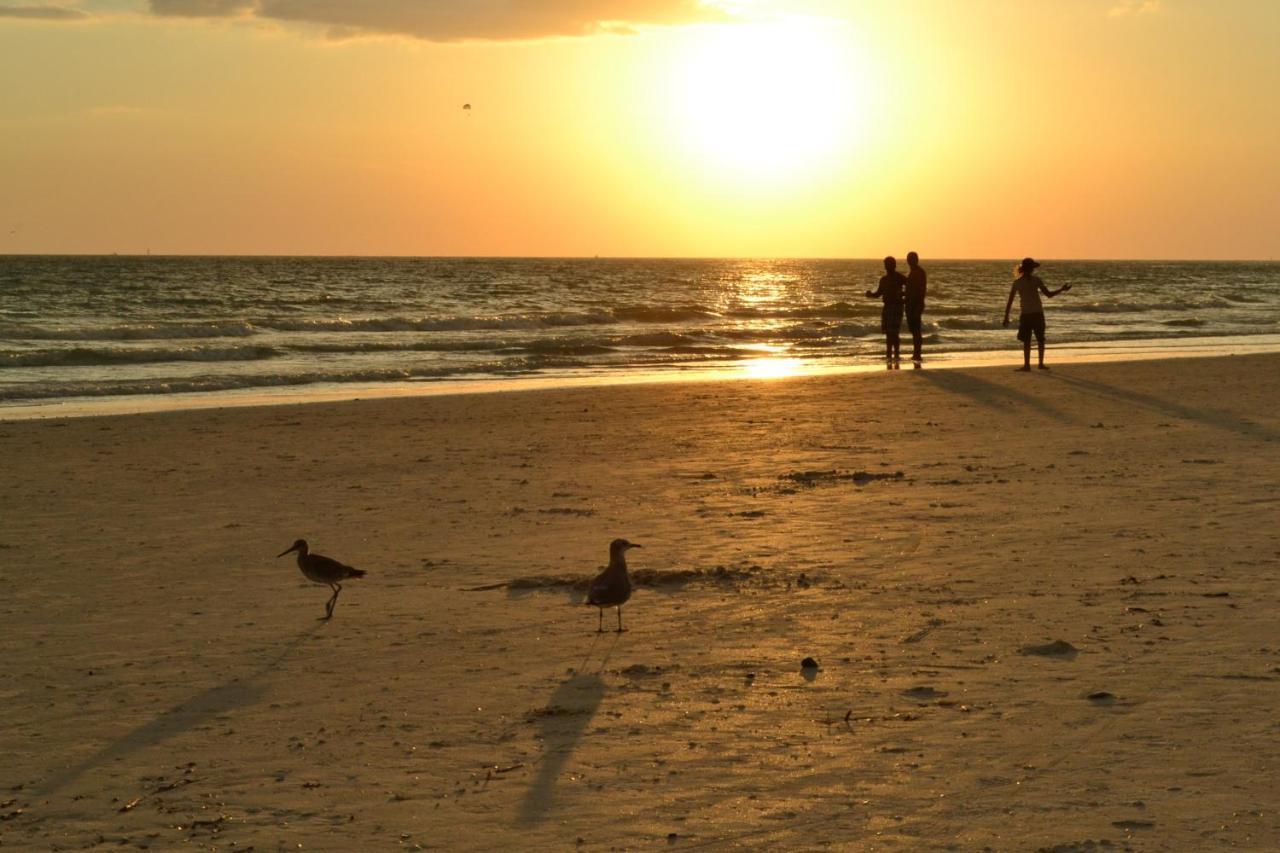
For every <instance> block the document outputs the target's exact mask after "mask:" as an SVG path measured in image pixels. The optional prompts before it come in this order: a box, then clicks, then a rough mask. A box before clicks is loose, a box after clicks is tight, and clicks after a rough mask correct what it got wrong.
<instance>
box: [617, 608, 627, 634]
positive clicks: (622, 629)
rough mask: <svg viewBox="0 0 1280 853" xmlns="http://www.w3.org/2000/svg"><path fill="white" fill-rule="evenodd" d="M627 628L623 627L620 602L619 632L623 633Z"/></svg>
mask: <svg viewBox="0 0 1280 853" xmlns="http://www.w3.org/2000/svg"><path fill="white" fill-rule="evenodd" d="M625 630H627V629H626V628H623V627H622V605H621V604H619V605H618V630H617V633H619V634H621V633H622V632H623V631H625Z"/></svg>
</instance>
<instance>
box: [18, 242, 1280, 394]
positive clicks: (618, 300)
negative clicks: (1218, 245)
mask: <svg viewBox="0 0 1280 853" xmlns="http://www.w3.org/2000/svg"><path fill="white" fill-rule="evenodd" d="M1014 263H1015V262H1014V261H1013V260H1005V261H928V260H926V261H925V262H924V266H925V268H926V269H927V270H928V272H929V282H930V290H929V300H928V307H927V311H926V314H925V321H926V327H925V333H926V339H925V347H926V359H928V358H929V356H931V355H937V354H944V353H958V352H966V351H974V350H994V349H1002V350H1009V351H1010V352H1011V357H1012V358H1015V359H1016V358H1017V357H1018V356H1017V355H1016V354H1014V351H1016V350H1017V348H1018V346H1019V345H1018V343H1017V341H1016V340H1015V339H1014V330H1013V329H1005V328H1002V326H1001V316H1002V314H1003V311H1004V304H1005V299H1006V297H1007V295H1008V292H1009V285H1010V282H1011V281H1012V277H1013V266H1014ZM903 268H904V269H905V263H904V264H903ZM881 272H882V269H881V264H880V262H879V261H878V260H853V261H836V260H624V259H571V260H570V259H566V260H555V259H479V258H477V259H466V258H459V259H439V258H256V257H245V258H237V257H208V258H204V257H116V256H111V257H86V256H75V257H52V256H7V257H0V414H2V412H3V409H4V408H5V407H14V406H23V405H31V404H33V403H37V402H45V403H49V402H54V401H70V400H83V399H86V398H89V399H103V398H113V397H122V396H128V395H172V394H179V393H189V392H206V393H213V392H223V393H225V394H227V395H229V396H233V395H234V394H235V393H236V392H244V391H247V390H264V389H279V388H302V387H305V386H316V387H326V388H333V387H334V386H339V387H340V386H344V385H354V384H359V385H362V386H363V385H368V384H376V383H392V382H394V383H404V382H415V383H450V382H454V383H456V382H457V381H458V380H480V381H483V380H495V379H505V380H512V379H521V378H529V379H532V378H536V379H538V380H541V381H542V382H544V383H545V382H546V381H548V380H550V381H555V380H557V379H573V378H575V377H584V376H594V377H604V378H606V379H607V378H608V377H622V376H635V375H637V374H643V375H647V376H652V375H656V374H671V373H676V372H682V371H690V370H707V369H723V370H729V369H733V368H739V367H741V366H742V365H744V364H749V363H753V362H756V361H758V360H761V359H774V360H777V359H785V360H789V361H793V362H800V363H804V364H820V365H857V364H860V363H865V364H871V363H874V362H877V361H879V360H881V358H882V356H883V338H882V337H881V335H880V329H879V303H878V301H873V300H871V299H867V298H866V297H865V296H864V295H863V294H864V292H865V291H866V290H868V289H874V288H875V286H876V281H877V279H878V278H879V276H880V274H881ZM1039 272H1040V274H1041V277H1042V278H1043V279H1044V280H1045V282H1046V284H1047V285H1048V286H1049V287H1051V288H1056V287H1058V286H1060V285H1062V284H1067V283H1070V284H1071V285H1072V286H1073V289H1072V290H1071V291H1070V292H1068V293H1066V294H1063V295H1062V296H1059V297H1058V298H1056V299H1053V300H1051V301H1048V302H1047V314H1048V326H1049V342H1050V346H1053V345H1055V344H1065V343H1089V342H1107V341H1136V340H1149V341H1177V340H1182V339H1188V338H1197V339H1199V338H1223V337H1246V336H1255V335H1274V334H1277V333H1280V264H1277V263H1262V262H1238V263H1225V262H1221V263H1220V262H1197V263H1186V262H1132V261H1087V262H1086V261H1062V262H1045V265H1044V267H1043V268H1042V269H1041V270H1040V271H1039ZM1013 310H1014V315H1015V323H1014V325H1015V326H1016V314H1017V305H1016V303H1015V306H1014V309H1013ZM904 334H905V329H904ZM909 348H910V341H909V337H908V338H907V340H906V345H905V346H904V349H905V350H908V351H909ZM926 363H927V362H926Z"/></svg>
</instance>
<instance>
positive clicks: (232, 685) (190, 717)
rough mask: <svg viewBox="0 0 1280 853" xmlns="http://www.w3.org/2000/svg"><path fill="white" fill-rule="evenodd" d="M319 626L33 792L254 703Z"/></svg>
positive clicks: (61, 783)
mask: <svg viewBox="0 0 1280 853" xmlns="http://www.w3.org/2000/svg"><path fill="white" fill-rule="evenodd" d="M321 624H322V623H317V624H315V625H312V626H311V627H309V628H307V630H305V631H303V632H302V633H300V634H299V635H298V636H296V637H294V638H293V639H292V640H290V641H289V642H288V643H286V644H285V645H284V647H283V648H281V649H280V651H279V652H278V653H277V654H276V655H275V656H274V657H272V658H271V659H270V660H268V661H267V662H266V663H265V664H263V665H262V666H261V667H260V668H259V669H258V671H257V672H254V673H253V674H252V675H249V676H248V677H246V678H233V679H231V680H230V681H228V682H227V683H225V684H221V685H219V686H217V687H211V688H209V689H208V690H205V691H204V692H202V693H197V694H196V695H195V696H192V697H191V698H190V699H187V700H185V701H183V702H180V703H178V704H177V705H174V706H173V707H172V708H170V709H169V710H167V711H165V712H164V713H163V714H161V715H160V716H158V717H155V718H154V719H152V720H150V721H149V722H146V723H143V724H142V725H140V726H138V727H137V728H135V729H133V730H132V731H130V732H128V733H127V734H125V735H124V736H122V737H120V738H119V739H118V740H116V741H115V742H114V743H111V744H108V745H107V746H105V747H103V748H102V749H100V750H98V751H97V752H95V753H94V754H93V755H91V756H89V757H88V758H86V759H85V760H83V761H81V762H80V763H79V764H75V765H72V766H71V767H68V768H67V769H66V770H63V771H62V772H61V773H58V774H57V775H55V776H52V777H51V778H49V779H48V780H46V781H45V782H44V783H43V784H42V785H40V786H39V787H38V788H37V789H36V790H37V791H39V793H40V794H41V795H42V796H47V795H49V794H53V793H55V792H57V791H58V790H60V789H61V788H64V787H66V786H67V785H69V784H71V783H72V782H74V781H75V780H76V779H78V778H79V777H80V776H81V775H82V774H83V773H85V772H87V771H89V770H92V769H93V768H94V767H98V766H100V765H104V764H107V763H109V762H112V761H117V760H119V759H121V758H124V757H125V756H126V755H130V754H132V753H134V752H138V751H139V750H143V749H146V748H148V747H151V746H156V745H158V744H161V743H163V742H165V741H166V740H169V739H170V738H172V737H174V736H175V735H178V734H181V733H182V732H184V731H187V730H189V729H193V728H195V727H196V726H198V725H200V724H201V723H204V722H206V721H208V720H211V719H213V718H215V717H217V716H219V715H220V714H225V713H227V712H229V711H233V710H235V709H236V708H243V707H245V706H247V705H252V704H254V703H255V702H257V701H258V700H259V699H261V698H262V696H263V694H264V693H266V691H267V684H266V682H265V681H264V680H263V676H265V675H267V674H269V673H270V672H271V671H272V670H274V669H275V668H276V667H278V666H279V665H280V664H281V663H282V662H283V661H284V659H285V658H286V657H288V656H289V654H290V653H291V652H293V650H294V649H295V648H297V647H298V645H299V644H300V643H302V642H303V641H304V640H306V639H307V638H309V637H311V636H312V635H314V634H315V633H316V632H317V631H318V630H320V627H321Z"/></svg>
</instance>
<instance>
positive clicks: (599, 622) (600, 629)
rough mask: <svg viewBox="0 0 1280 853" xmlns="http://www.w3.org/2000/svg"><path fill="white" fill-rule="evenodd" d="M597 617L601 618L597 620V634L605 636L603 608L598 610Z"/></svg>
mask: <svg viewBox="0 0 1280 853" xmlns="http://www.w3.org/2000/svg"><path fill="white" fill-rule="evenodd" d="M596 616H598V617H600V618H598V619H597V620H596V633H597V634H603V633H604V608H603V607H601V608H599V609H597V610H596Z"/></svg>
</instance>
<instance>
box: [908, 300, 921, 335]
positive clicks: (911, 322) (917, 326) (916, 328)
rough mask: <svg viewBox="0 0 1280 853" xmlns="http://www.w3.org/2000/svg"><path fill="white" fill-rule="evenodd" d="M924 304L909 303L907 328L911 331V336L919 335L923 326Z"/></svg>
mask: <svg viewBox="0 0 1280 853" xmlns="http://www.w3.org/2000/svg"><path fill="white" fill-rule="evenodd" d="M923 317H924V303H923V302H921V303H914V302H908V303H907V328H908V329H910V330H911V334H913V335H918V334H920V331H921V329H922V328H924V326H923V319H922V318H923Z"/></svg>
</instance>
